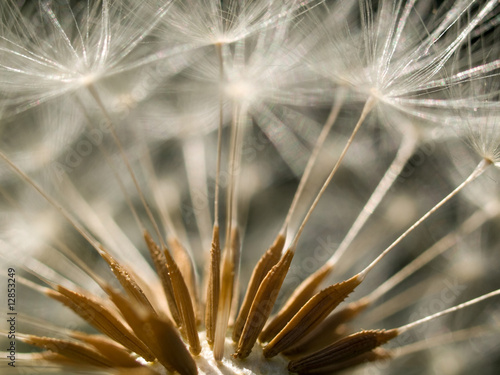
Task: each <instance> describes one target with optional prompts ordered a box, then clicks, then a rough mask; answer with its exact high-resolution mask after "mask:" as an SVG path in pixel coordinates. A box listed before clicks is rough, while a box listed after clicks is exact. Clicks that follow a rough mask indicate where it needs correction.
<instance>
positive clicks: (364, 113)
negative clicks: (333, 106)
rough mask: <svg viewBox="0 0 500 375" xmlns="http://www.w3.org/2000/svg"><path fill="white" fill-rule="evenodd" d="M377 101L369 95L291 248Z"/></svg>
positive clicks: (296, 241)
mask: <svg viewBox="0 0 500 375" xmlns="http://www.w3.org/2000/svg"><path fill="white" fill-rule="evenodd" d="M376 102H377V99H376V98H375V97H373V96H371V97H369V98H368V100H367V101H366V103H365V106H364V107H363V111H362V112H361V116H360V117H359V120H358V122H357V123H356V126H355V127H354V129H353V131H352V133H351V136H350V137H349V139H348V140H347V143H346V145H345V146H344V149H343V150H342V153H341V154H340V156H339V159H338V160H337V162H336V163H335V166H334V167H333V169H332V171H331V172H330V174H329V175H328V177H327V179H326V181H325V182H324V183H323V186H322V187H321V189H320V191H319V193H318V195H316V198H315V199H314V201H313V203H312V204H311V206H310V207H309V210H308V211H307V214H306V216H305V217H304V220H303V221H302V223H301V225H300V227H299V229H298V230H297V233H296V234H295V237H294V239H293V241H292V243H291V245H290V248H291V249H296V248H297V243H298V241H299V238H300V235H301V234H302V231H303V230H304V228H305V226H306V224H307V222H308V221H309V219H310V217H311V215H312V213H313V211H314V209H315V208H316V206H317V205H318V203H319V200H320V199H321V197H322V196H323V194H324V192H325V191H326V188H327V187H328V185H329V184H330V182H331V181H332V179H333V176H335V173H337V170H338V169H339V167H340V165H341V163H342V161H343V160H344V157H345V155H346V154H347V151H348V150H349V147H350V146H351V144H352V142H353V140H354V137H355V136H356V134H357V133H358V131H359V129H360V128H361V125H362V124H363V122H364V121H365V119H366V116H368V114H369V113H370V111H371V110H372V109H373V107H374V106H375V104H376Z"/></svg>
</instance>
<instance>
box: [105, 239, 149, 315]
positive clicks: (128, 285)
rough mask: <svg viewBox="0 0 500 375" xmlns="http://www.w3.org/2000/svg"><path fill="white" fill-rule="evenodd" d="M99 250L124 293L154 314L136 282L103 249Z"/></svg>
mask: <svg viewBox="0 0 500 375" xmlns="http://www.w3.org/2000/svg"><path fill="white" fill-rule="evenodd" d="M101 250H102V252H101V257H102V258H103V259H104V260H105V261H106V263H108V265H109V267H110V268H111V271H113V274H114V275H115V277H116V278H117V280H118V281H119V282H120V284H121V286H122V287H123V289H124V290H125V293H127V295H128V296H129V297H130V298H132V299H134V300H135V301H136V302H137V303H139V304H140V305H141V306H144V307H145V308H148V309H150V310H151V311H153V312H154V311H155V310H154V308H153V306H151V303H150V302H149V300H148V299H147V297H146V295H145V294H144V292H143V291H142V289H141V288H140V287H139V285H138V284H137V282H136V281H135V280H134V279H133V278H132V277H131V275H130V273H129V272H128V271H127V270H126V269H125V268H124V267H123V266H122V265H121V264H119V263H118V262H117V261H116V260H115V259H114V258H113V257H112V256H111V255H109V254H108V253H107V252H106V251H105V250H104V249H102V248H101Z"/></svg>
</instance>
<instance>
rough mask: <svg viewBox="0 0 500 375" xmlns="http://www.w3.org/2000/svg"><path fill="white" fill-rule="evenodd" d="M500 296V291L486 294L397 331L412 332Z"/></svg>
mask: <svg viewBox="0 0 500 375" xmlns="http://www.w3.org/2000/svg"><path fill="white" fill-rule="evenodd" d="M498 295H500V289H497V290H494V291H493V292H490V293H487V294H484V295H482V296H480V297H477V298H474V299H471V300H470V301H467V302H464V303H461V304H460V305H457V306H454V307H450V308H449V309H446V310H443V311H440V312H438V313H436V314H432V315H429V316H426V317H425V318H422V319H419V320H417V321H415V322H412V323H408V324H406V325H404V326H401V327H399V328H397V331H398V333H399V334H401V333H403V332H406V331H408V330H410V329H412V328H414V327H416V326H419V325H422V324H424V323H427V322H430V321H431V320H434V319H437V318H439V317H441V316H444V315H447V314H450V313H452V312H455V311H458V310H462V309H464V308H466V307H469V306H472V305H475V304H476V303H479V302H481V301H484V300H486V299H489V298H492V297H495V296H498Z"/></svg>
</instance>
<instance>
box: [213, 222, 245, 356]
mask: <svg viewBox="0 0 500 375" xmlns="http://www.w3.org/2000/svg"><path fill="white" fill-rule="evenodd" d="M239 246H240V242H239V230H238V228H236V227H235V228H232V229H231V237H230V243H229V246H228V247H227V248H226V249H225V252H224V257H223V259H222V273H221V288H220V299H219V306H218V308H217V310H218V311H217V322H216V329H215V339H214V359H215V360H216V361H221V360H222V357H223V356H224V343H225V340H226V334H227V327H228V324H229V314H230V312H231V305H232V301H233V294H234V278H235V269H236V264H235V262H234V260H235V253H236V252H239Z"/></svg>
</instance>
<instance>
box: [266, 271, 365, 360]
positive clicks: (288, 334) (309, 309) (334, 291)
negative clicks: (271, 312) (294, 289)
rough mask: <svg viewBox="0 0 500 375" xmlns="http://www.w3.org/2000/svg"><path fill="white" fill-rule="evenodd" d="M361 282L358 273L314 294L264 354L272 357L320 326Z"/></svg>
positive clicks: (267, 347)
mask: <svg viewBox="0 0 500 375" xmlns="http://www.w3.org/2000/svg"><path fill="white" fill-rule="evenodd" d="M360 283H361V279H360V278H359V277H358V276H357V275H356V276H353V277H352V278H350V279H349V280H346V281H343V282H341V283H337V284H334V285H331V286H329V287H328V288H326V289H323V290H322V291H321V292H319V293H317V294H316V295H314V297H312V298H311V299H310V300H309V301H308V302H307V303H306V304H305V305H304V306H303V307H302V308H301V309H300V311H299V312H298V313H297V314H296V315H295V316H294V317H293V318H292V319H291V320H290V321H289V322H288V324H287V325H286V326H285V328H283V329H282V330H281V332H280V333H279V334H278V335H277V336H276V337H275V338H274V339H273V340H272V341H271V342H270V343H269V344H267V346H266V347H265V348H264V350H263V353H264V356H265V357H266V358H271V357H274V356H276V355H277V354H279V353H281V352H282V351H284V350H286V349H288V348H290V347H291V346H292V345H293V344H295V343H296V342H297V341H298V340H300V339H301V338H302V337H304V336H305V335H307V334H308V333H309V332H311V331H312V330H313V329H314V328H315V327H316V326H318V325H319V324H320V323H321V322H322V321H323V320H324V319H325V318H326V317H327V316H328V315H329V314H330V313H331V312H332V311H333V310H334V309H335V308H336V307H337V306H338V305H339V304H340V303H341V302H342V301H343V300H344V299H346V298H347V296H348V295H349V294H350V293H351V292H352V291H353V290H354V289H355V288H356V287H357V286H358V285H359V284H360Z"/></svg>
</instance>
